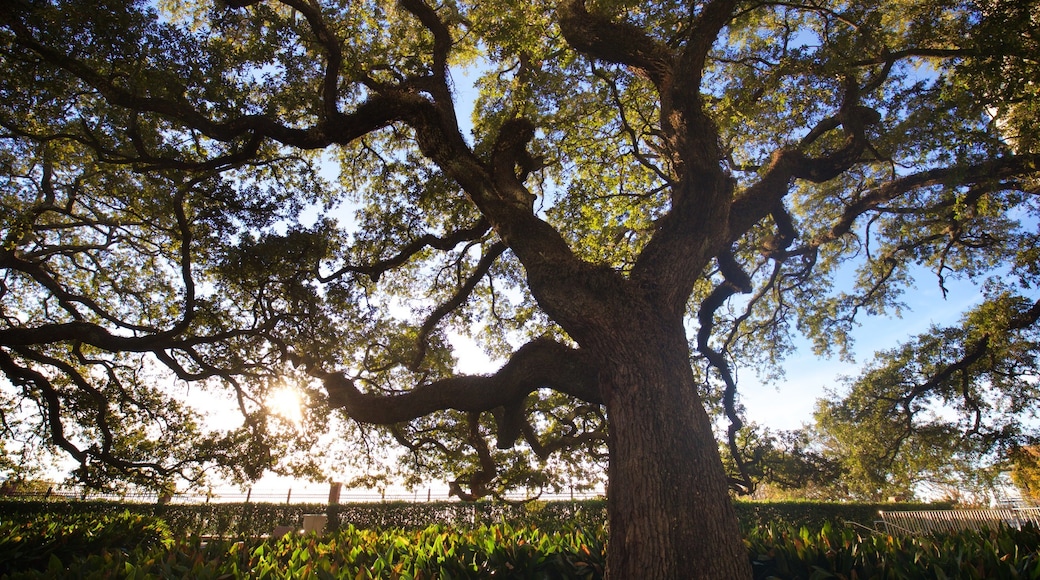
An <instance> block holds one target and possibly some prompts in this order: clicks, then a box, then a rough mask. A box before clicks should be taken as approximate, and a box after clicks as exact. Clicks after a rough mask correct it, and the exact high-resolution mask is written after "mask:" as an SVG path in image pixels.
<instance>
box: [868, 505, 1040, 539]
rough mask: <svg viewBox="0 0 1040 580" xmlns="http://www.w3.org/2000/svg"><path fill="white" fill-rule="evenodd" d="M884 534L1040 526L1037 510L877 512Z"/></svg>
mask: <svg viewBox="0 0 1040 580" xmlns="http://www.w3.org/2000/svg"><path fill="white" fill-rule="evenodd" d="M878 513H879V514H880V516H881V520H880V522H878V523H880V524H882V525H883V526H884V530H885V533H888V534H894V535H921V534H931V533H935V532H959V531H962V530H975V531H983V530H995V529H997V528H999V527H1001V526H1007V527H1012V528H1019V529H1020V528H1021V527H1022V526H1023V525H1025V524H1032V525H1034V526H1038V527H1040V508H997V509H963V510H928V511H884V510H882V511H880V512H878Z"/></svg>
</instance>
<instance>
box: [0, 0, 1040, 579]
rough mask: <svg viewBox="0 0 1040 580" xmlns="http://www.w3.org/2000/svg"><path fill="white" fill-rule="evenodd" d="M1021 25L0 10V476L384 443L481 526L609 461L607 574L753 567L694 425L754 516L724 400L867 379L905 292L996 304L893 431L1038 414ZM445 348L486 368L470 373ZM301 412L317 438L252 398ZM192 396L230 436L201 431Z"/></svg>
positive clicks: (530, 14) (907, 0) (969, 9)
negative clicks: (721, 446) (787, 379)
mask: <svg viewBox="0 0 1040 580" xmlns="http://www.w3.org/2000/svg"><path fill="white" fill-rule="evenodd" d="M1038 19H1040V15H1038V10H1037V6H1036V3H1035V2H1032V1H1030V2H1021V1H1011V0H986V1H979V2H942V1H935V0H898V1H895V2H877V1H868V2H815V1H813V2H804V3H800V2H794V3H792V2H768V1H767V2H760V1H757V0H756V1H752V2H746V1H742V0H710V1H704V2H689V3H686V2H672V1H665V2H655V3H651V4H650V5H647V3H645V2H629V1H626V0H597V1H595V2H593V1H591V0H590V1H582V0H565V1H561V2H554V3H549V2H523V3H517V2H511V1H509V2H506V1H497V0H495V1H490V2H468V1H463V0H453V1H446V2H440V3H429V2H426V1H425V0H401V1H399V2H397V3H384V2H378V1H370V2H355V3H347V2H339V1H336V0H280V1H275V0H271V1H261V0H224V1H219V2H212V3H211V2H205V1H202V0H197V1H196V0H163V1H160V2H158V3H154V2H143V1H141V2H118V1H114V0H113V1H100V2H79V1H73V0H13V1H11V2H5V3H4V4H3V5H2V6H0V67H2V70H3V74H2V75H0V127H2V130H0V140H2V142H3V147H2V148H0V168H2V170H0V174H2V177H0V207H2V212H0V222H2V238H3V242H2V243H3V246H2V249H0V268H2V269H3V273H2V277H0V284H2V285H0V315H2V322H0V369H2V371H3V374H4V376H5V377H6V378H7V385H5V387H4V389H3V400H2V401H0V404H2V418H3V422H2V425H0V427H2V429H3V431H4V442H5V445H4V447H3V450H4V453H5V454H7V455H8V456H11V455H12V454H15V455H17V454H22V455H25V456H30V455H32V454H33V453H35V452H36V450H38V449H41V448H43V449H46V448H53V449H60V450H61V451H63V452H64V453H66V454H68V455H69V456H71V457H72V458H73V459H74V460H75V462H76V464H77V465H78V467H77V469H76V472H75V475H76V476H77V477H78V478H80V479H81V480H83V481H86V482H88V483H91V484H93V485H105V484H106V483H107V482H111V481H127V480H130V481H139V482H149V481H150V482H161V483H166V482H168V480H169V479H170V478H171V477H174V476H178V475H179V476H183V477H186V478H187V479H189V480H197V479H198V478H200V477H201V476H202V475H203V474H204V473H205V472H206V471H207V470H208V469H211V468H213V467H214V466H218V467H222V468H224V469H226V470H228V471H230V472H232V473H234V474H236V475H237V476H238V477H241V478H255V477H256V476H258V475H259V474H261V473H262V472H264V471H265V470H270V469H276V470H278V469H281V470H289V471H298V472H299V471H306V470H307V469H311V470H312V471H314V472H317V471H320V470H321V469H323V468H325V469H327V468H328V465H329V464H333V465H335V464H338V463H339V462H345V461H351V460H358V461H360V462H361V463H364V461H365V459H364V458H365V457H377V458H378V457H379V456H380V454H381V453H382V451H379V452H377V453H375V454H368V455H366V453H365V451H366V450H369V451H371V450H374V449H383V445H384V444H385V443H390V442H396V443H400V444H401V445H403V448H404V449H405V450H406V453H405V454H404V455H403V461H404V463H403V464H402V469H403V471H404V472H405V473H407V474H409V475H411V476H412V477H418V478H422V477H444V476H450V477H451V478H453V479H452V481H453V482H454V483H453V485H454V487H453V489H455V490H456V492H457V493H458V494H459V495H460V496H462V497H475V496H482V495H488V494H493V493H497V492H500V491H501V490H504V489H507V488H509V487H516V486H519V487H526V488H529V489H538V488H540V487H541V486H544V485H552V484H553V482H556V483H558V482H560V481H564V480H566V479H567V478H568V477H575V476H580V474H581V473H582V472H583V471H584V469H585V467H586V466H587V465H589V464H594V463H599V464H601V465H603V464H605V465H606V469H607V475H608V477H609V478H610V490H611V498H610V499H611V508H610V509H611V531H612V534H616V537H618V538H629V537H636V536H641V537H644V538H646V540H645V541H644V542H643V543H642V544H638V543H628V542H625V541H622V540H618V541H617V542H614V543H612V556H611V560H610V566H611V569H612V570H614V571H615V572H614V573H616V574H618V575H619V577H624V576H625V570H629V571H634V570H641V571H642V573H645V574H647V575H649V576H654V577H660V578H665V577H683V576H682V571H683V562H685V565H686V568H685V569H686V570H687V571H688V570H690V569H694V568H696V566H693V564H691V563H690V562H700V563H701V564H705V566H704V567H703V571H701V572H699V573H701V574H703V575H704V577H712V575H713V574H714V575H715V576H716V577H721V576H728V577H734V576H739V575H741V574H744V573H745V572H746V562H743V563H740V562H739V560H740V559H741V558H742V556H740V554H741V553H742V552H741V548H740V546H739V541H738V540H737V539H736V528H735V524H733V525H731V524H730V523H726V522H728V521H729V520H732V517H731V515H732V513H731V510H730V511H727V510H729V508H727V507H725V505H724V504H728V501H727V500H726V488H727V479H726V477H725V474H724V473H723V471H722V467H721V465H722V463H721V462H720V460H719V455H718V453H717V449H716V446H715V435H716V432H715V431H716V426H715V425H714V424H713V423H712V421H711V420H710V418H709V415H708V412H712V411H714V412H715V413H717V414H719V415H723V416H725V417H727V418H728V427H721V429H725V430H728V432H729V433H728V436H727V434H725V433H722V434H721V435H722V436H723V439H726V440H728V441H729V443H728V446H729V449H730V451H731V454H732V458H733V463H732V465H733V467H734V470H733V473H730V474H729V475H730V479H729V484H732V485H733V486H735V487H737V488H743V489H745V490H746V489H747V488H748V487H749V486H750V485H751V483H752V482H751V480H750V479H749V475H748V473H749V466H748V465H747V462H746V461H745V460H744V459H743V458H742V456H741V455H740V453H739V440H740V439H739V432H740V429H741V426H742V425H741V420H740V405H739V398H738V397H737V390H736V389H737V385H736V380H735V376H736V375H735V373H734V370H735V369H738V368H745V369H750V368H758V369H765V370H768V369H777V368H779V367H778V366H777V365H779V364H780V361H781V360H782V358H783V355H784V354H785V353H786V352H787V351H788V350H789V348H790V345H791V339H792V336H794V335H795V334H796V333H803V334H805V335H806V336H808V337H809V338H811V339H812V340H813V341H815V344H816V345H817V348H818V349H819V350H820V351H821V352H825V351H832V352H839V353H844V352H848V350H849V348H850V345H849V343H848V338H847V337H848V335H849V331H850V329H852V328H853V327H854V325H855V324H856V320H857V317H858V316H862V315H863V314H865V313H897V312H898V311H899V307H900V295H901V293H902V292H906V291H911V290H912V287H913V285H914V283H915V279H914V273H915V272H918V271H920V270H922V269H923V270H925V271H931V272H932V273H933V274H934V276H935V277H936V278H935V279H936V283H938V284H940V285H942V286H943V287H945V286H944V284H945V282H946V281H947V280H949V279H951V278H955V277H969V278H972V279H976V280H988V294H987V295H988V297H989V298H988V299H987V303H986V305H984V307H983V308H982V309H981V310H979V311H978V315H977V317H976V318H975V319H969V320H968V322H967V323H966V326H965V328H964V329H963V330H961V331H959V332H958V331H951V333H952V334H950V335H949V336H945V335H943V333H936V335H934V336H931V337H925V338H921V339H919V340H918V341H916V342H914V343H912V344H908V345H907V346H906V347H904V348H903V349H901V350H899V351H893V352H892V353H890V354H889V355H886V357H887V358H888V359H889V361H890V362H891V363H892V364H882V365H879V366H878V367H877V368H876V369H873V370H870V371H868V372H867V373H866V374H865V375H864V377H863V379H862V381H861V383H862V384H863V385H865V386H866V387H870V389H872V392H873V393H875V394H878V395H880V396H881V397H882V398H884V397H888V398H889V399H892V398H895V399H897V400H896V401H895V402H893V404H892V405H890V406H891V410H894V411H895V412H897V413H899V412H904V413H906V412H914V410H915V409H918V408H919V407H920V406H921V405H923V404H924V403H923V401H924V400H925V397H926V396H934V397H938V398H941V399H943V400H945V401H953V400H954V398H956V399H957V400H958V401H960V402H959V403H957V404H959V405H961V407H962V408H963V410H964V411H965V412H966V413H968V415H969V416H974V417H977V418H979V419H980V420H986V421H988V420H989V419H990V418H992V417H994V416H997V415H993V414H989V413H988V412H986V413H984V412H983V410H984V409H988V407H984V406H983V404H982V402H981V400H982V399H981V395H979V394H976V393H977V392H978V391H977V390H975V389H989V390H991V391H1001V390H1003V389H1012V388H1013V389H1018V390H1017V391H1015V392H1021V393H1022V395H1023V397H1025V398H1023V401H1024V403H1023V404H1028V403H1027V402H1026V398H1028V393H1029V390H1030V389H1031V387H1029V388H1025V387H1023V383H1028V382H1029V381H1028V380H1017V379H1016V378H1015V377H1012V376H1005V375H1006V374H1007V373H1016V372H1019V371H1021V370H1022V369H1031V368H1032V367H1031V366H1030V365H1032V364H1033V363H1034V362H1035V360H1033V358H1031V357H1032V356H1033V354H1032V350H1031V347H1030V348H1026V349H1025V350H1017V347H1016V346H1015V345H1013V344H1004V343H1002V342H1001V341H1002V340H1003V338H1001V335H1000V334H999V333H1000V332H1002V330H1001V329H1003V331H1007V330H1008V329H1010V328H1012V327H1014V326H1015V325H1016V324H1017V321H1019V320H1022V321H1023V324H1022V325H1021V326H1020V327H1016V328H1018V329H1030V328H1032V325H1033V324H1035V322H1036V316H1035V312H1036V311H1037V309H1038V306H1037V304H1038V303H1037V302H1036V301H1035V287H1036V282H1037V275H1038V274H1040V270H1038V266H1037V264H1038V261H1037V260H1036V257H1037V256H1036V253H1037V251H1038V250H1037V247H1038V244H1037V237H1038V235H1040V232H1038V231H1037V215H1036V212H1037V209H1038V208H1037V193H1038V181H1037V177H1038V161H1040V149H1038V143H1040V141H1038V129H1037V124H1036V121H1035V120H1036V112H1037V110H1038V107H1040V104H1038V100H1037V90H1038V89H1037V83H1036V80H1037V79H1038V78H1040V75H1038V68H1037V62H1036V54H1037V53H1038V50H1037V44H1038V43H1037V36H1036V35H1037V33H1036V30H1037V29H1038V27H1040V21H1038ZM469 78H475V83H474V92H475V95H476V96H475V100H474V101H473V110H472V118H471V121H469V122H467V121H466V120H465V117H466V115H467V114H468V113H469V111H466V110H465V107H464V106H463V105H465V104H466V103H465V100H468V96H469V95H470V91H469V90H468V88H467V86H466V85H467V84H468V82H469V81H468V80H467V79H469ZM848 279H851V280H852V283H851V284H843V283H842V282H843V281H844V280H848ZM987 309H989V310H987ZM996 311H999V312H1002V313H1003V316H1004V318H1003V319H1002V320H1004V326H1003V327H1001V326H1000V323H998V322H994V323H993V324H992V325H990V324H989V323H990V322H993V321H992V320H991V319H989V318H987V317H988V316H989V314H987V312H996ZM979 320H982V321H983V322H985V323H986V324H987V326H985V327H984V326H979V324H981V323H980V322H978V321H979ZM990 326H992V328H993V332H996V333H997V334H992V333H989V332H990V331H989V330H987V328H989V327H990ZM459 337H467V338H469V339H472V340H475V341H476V342H477V343H478V344H479V345H480V347H482V348H484V349H485V350H486V351H487V352H488V353H490V354H491V355H493V356H494V357H496V358H498V359H500V360H503V361H505V362H503V364H502V366H501V368H500V369H498V370H497V371H495V372H493V373H490V374H488V375H465V374H460V373H458V372H456V364H457V357H456V354H455V352H454V344H456V343H458V341H459ZM958 341H959V342H958ZM1005 342H1006V341H1005ZM955 343H956V344H959V345H960V346H952V347H949V350H944V349H947V346H946V345H950V344H955ZM998 343H1000V344H998ZM980 348H981V354H978V356H979V357H982V358H986V357H988V359H989V360H990V361H991V362H990V363H988V364H987V365H986V366H985V368H982V367H976V366H972V365H975V364H976V363H979V361H980V360H981V358H974V359H973V358H972V357H973V356H975V354H976V353H979V352H980ZM1019 354H1021V355H1022V357H1023V358H1021V359H1016V358H1014V357H1016V356H1018V355H1019ZM1001 356H1005V357H1009V358H1005V359H1004V361H1003V362H1000V361H996V360H995V359H996V358H997V357H1001ZM958 357H960V358H958ZM925 358H928V359H929V360H923V359H925ZM915 361H916V362H915ZM911 364H914V365H916V366H913V367H910V368H903V367H901V366H900V365H911ZM979 364H981V363H979ZM968 367H971V368H972V369H976V368H978V369H979V370H978V371H974V370H973V371H972V372H973V373H974V374H972V375H971V376H968V375H965V374H964V373H960V374H958V372H957V371H959V370H961V369H967V368H968ZM1028 372H1032V371H1031V370H1029V371H1028ZM893 375H898V377H897V378H895V379H893V378H892V376H893ZM958 377H968V378H965V379H963V380H966V381H967V384H968V385H969V386H970V388H968V387H965V388H964V389H962V390H958V388H959V387H958V386H957V385H958V384H961V383H956V380H958ZM893 381H894V382H893ZM1016 381H1017V382H1016ZM896 383H898V385H901V386H902V387H903V390H902V391H900V392H898V393H895V394H894V395H893V394H892V389H894V388H896V386H897V385H896ZM285 385H296V386H297V387H298V388H299V389H301V390H302V392H303V393H304V398H305V400H306V403H307V404H306V413H305V417H304V419H303V423H302V426H294V425H292V424H289V423H287V422H286V421H284V420H280V419H278V418H277V416H276V415H274V414H273V413H271V412H269V409H268V408H267V406H265V401H270V400H271V397H272V393H273V392H275V391H277V390H278V389H281V388H283V387H284V386H285ZM866 387H865V388H866ZM907 388H909V390H906V389H907ZM203 393H205V394H206V396H211V395H210V394H211V393H212V396H215V397H219V396H221V394H223V396H225V397H227V401H228V404H229V405H230V406H232V407H234V408H237V409H238V411H239V415H240V416H241V418H242V420H241V421H237V420H236V421H229V420H227V418H226V417H224V419H222V420H221V421H219V422H218V423H216V424H214V423H213V422H212V421H206V419H205V417H204V416H203V415H202V413H201V412H200V411H199V409H198V406H199V405H198V403H199V401H200V400H201V395H202V394H203ZM1006 395H1007V396H1009V397H1010V396H1013V393H1011V392H1007V393H1006ZM885 400H888V399H885ZM859 409H860V408H859V407H856V404H854V403H851V402H850V403H848V404H847V405H846V411H845V412H846V413H851V415H849V416H855V417H858V418H860V419H863V418H866V417H868V416H870V417H873V415H869V414H870V413H872V412H873V411H871V410H870V409H875V410H876V409H877V406H876V405H875V406H874V407H870V406H869V405H866V406H863V407H862V410H859ZM835 413H837V411H835ZM856 413H859V415H856ZM834 416H835V417H837V416H838V415H834ZM871 420H873V419H871ZM878 420H879V421H881V420H896V419H880V418H879V419H878ZM371 425H377V426H378V427H371ZM971 425H972V424H971V422H970V420H969V422H968V424H967V426H968V427H969V429H970V428H971ZM963 426H964V425H958V427H963ZM979 426H980V429H977V431H978V432H979V433H980V435H981V434H985V433H984V432H986V431H988V430H997V429H999V425H995V426H990V425H989V424H986V425H985V429H982V428H981V427H983V425H982V423H979ZM991 427H992V429H991ZM332 442H336V443H337V444H338V445H339V447H338V449H339V454H336V453H332V454H331V455H330V456H329V457H328V458H327V459H328V462H329V463H328V464H325V465H324V466H322V465H320V464H314V465H310V464H308V461H307V460H304V459H301V458H302V457H304V455H302V454H301V451H302V450H312V451H317V450H328V449H333V448H335V446H334V445H331V443H332ZM637 490H638V492H637ZM716 506H722V507H716ZM691 512H696V513H698V514H701V515H699V516H698V518H700V519H699V520H698V523H697V525H696V526H692V527H694V528H697V530H696V532H697V533H694V532H692V531H684V532H676V531H675V530H676V529H677V525H678V524H677V521H678V520H677V519H676V518H679V517H681V516H682V514H689V513H691ZM703 526H707V527H703ZM685 527H691V526H688V525H687V526H685ZM716 530H718V533H717V534H715V533H714V532H715V531H716ZM709 532H711V533H709ZM698 534H699V535H700V536H710V537H712V538H713V539H706V540H702V539H699V538H698ZM658 539H659V540H660V541H657V540H658ZM698 542H700V544H699V543H698ZM711 542H715V544H713V545H709V544H711ZM693 544H697V545H698V546H701V547H700V548H697V549H687V548H689V547H690V546H691V545H693ZM702 544H703V545H702ZM651 546H653V548H651ZM720 546H721V548H720ZM653 550H660V554H656V553H654V552H653ZM713 550H714V552H712V551H713ZM709 553H713V554H714V555H715V556H716V557H714V558H708V554H709ZM633 554H635V555H633ZM698 558H700V560H698ZM685 559H689V560H685ZM641 566H642V567H641ZM698 569H699V568H698Z"/></svg>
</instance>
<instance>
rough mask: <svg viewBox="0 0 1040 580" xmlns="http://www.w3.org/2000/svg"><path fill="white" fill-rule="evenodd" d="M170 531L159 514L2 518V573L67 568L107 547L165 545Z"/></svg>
mask: <svg viewBox="0 0 1040 580" xmlns="http://www.w3.org/2000/svg"><path fill="white" fill-rule="evenodd" d="M171 542H172V536H171V534H170V531H169V528H168V527H167V526H166V524H165V523H164V522H163V521H162V520H159V519H157V518H154V517H148V516H143V515H139V514H132V513H130V512H129V511H126V510H124V511H122V512H119V513H115V514H50V513H45V514H40V515H38V516H36V517H33V518H30V519H27V520H25V521H17V522H16V521H13V520H11V519H7V518H5V519H3V520H0V574H4V573H12V572H17V571H20V570H27V569H40V568H45V567H46V568H50V567H53V566H60V567H64V566H66V565H68V564H69V563H71V562H72V561H73V560H75V559H76V558H81V557H84V556H85V555H88V554H97V553H102V552H106V551H123V552H128V551H134V550H145V551H148V550H153V549H160V548H165V547H167V546H168V545H169V544H170V543H171Z"/></svg>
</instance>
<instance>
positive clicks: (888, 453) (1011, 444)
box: [816, 294, 1040, 499]
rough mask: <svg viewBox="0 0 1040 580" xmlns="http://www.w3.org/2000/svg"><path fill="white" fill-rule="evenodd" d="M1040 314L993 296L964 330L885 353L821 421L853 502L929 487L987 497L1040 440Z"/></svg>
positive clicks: (824, 405)
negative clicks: (1009, 465)
mask: <svg viewBox="0 0 1040 580" xmlns="http://www.w3.org/2000/svg"><path fill="white" fill-rule="evenodd" d="M1038 317H1040V306H1038V305H1037V304H1035V303H1031V302H1028V301H1025V300H1023V299H1022V298H1020V297H1016V296H1011V295H1008V294H1001V295H997V296H992V297H991V298H990V299H988V300H986V301H985V302H984V303H982V304H981V305H979V306H977V307H976V308H974V309H973V310H972V311H970V312H969V313H968V314H967V315H966V316H965V317H964V320H963V322H962V324H961V326H960V327H953V328H936V327H933V328H931V329H930V330H929V331H928V332H927V333H924V334H922V335H919V336H917V337H915V338H914V339H913V340H911V341H910V342H907V343H906V344H903V345H901V346H899V347H898V348H896V349H893V350H891V351H886V352H882V353H879V354H878V356H877V357H876V359H875V361H874V363H873V364H872V365H871V367H870V368H868V369H867V370H866V371H864V373H863V374H862V375H861V376H860V377H858V378H857V379H855V380H854V381H851V384H850V386H849V389H848V391H847V392H846V393H845V394H843V395H841V396H836V397H835V400H834V401H822V402H821V403H820V405H819V408H818V410H817V413H816V421H817V428H818V429H819V430H820V431H821V433H822V435H823V437H824V439H825V444H826V445H828V446H829V454H831V455H832V456H833V457H835V458H837V459H838V460H839V461H840V462H841V463H842V465H843V466H844V467H845V469H846V470H847V472H848V473H849V477H848V478H847V479H848V482H849V485H850V486H851V488H852V489H851V491H852V493H853V495H854V496H857V497H864V498H870V499H879V498H885V497H889V496H895V495H898V496H904V497H906V496H912V495H913V494H914V493H915V489H916V488H918V487H919V486H920V485H921V484H929V485H932V486H938V487H961V488H965V487H967V488H969V489H980V488H981V489H984V488H986V487H987V486H989V485H991V484H992V480H993V478H994V477H995V476H996V475H997V474H998V472H999V471H1000V470H1001V469H1002V468H1003V466H1004V465H1005V464H1006V462H1007V459H1008V457H1009V454H1010V453H1011V451H1012V450H1014V449H1016V448H1020V447H1021V446H1022V445H1024V444H1026V443H1027V442H1028V441H1029V439H1030V438H1031V437H1033V436H1035V428H1034V427H1033V426H1032V423H1033V422H1034V419H1035V415H1036V410H1037V409H1036V404H1035V401H1036V400H1037V396H1038V395H1040V392H1038V390H1037V389H1038V384H1037V366H1038V358H1037V357H1038V356H1040V342H1038V338H1040V335H1038V334H1037V327H1036V321H1037V318H1038Z"/></svg>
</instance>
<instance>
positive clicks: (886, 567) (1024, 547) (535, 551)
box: [0, 512, 1040, 580]
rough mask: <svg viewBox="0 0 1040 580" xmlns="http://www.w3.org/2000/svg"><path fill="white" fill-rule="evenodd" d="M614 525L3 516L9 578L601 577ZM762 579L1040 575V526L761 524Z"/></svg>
mask: <svg viewBox="0 0 1040 580" xmlns="http://www.w3.org/2000/svg"><path fill="white" fill-rule="evenodd" d="M606 540H607V533H606V530H605V529H604V528H603V527H602V526H600V527H596V528H583V527H575V528H571V529H569V530H560V529H558V530H555V531H545V530H540V529H538V528H535V527H533V526H512V525H509V524H499V525H493V526H480V527H477V528H471V529H459V528H453V527H449V526H443V525H434V526H429V527H427V528H424V529H422V530H411V531H405V530H397V531H394V530H387V531H375V530H362V529H358V528H356V527H354V526H352V525H346V526H344V527H343V528H341V529H340V530H338V531H336V532H333V533H329V534H326V535H324V536H320V537H319V536H316V535H307V536H297V535H288V536H283V537H280V538H266V539H264V538H252V539H248V538H247V539H240V540H237V541H236V540H232V539H218V540H204V539H202V538H200V537H199V536H197V535H196V536H194V537H190V538H187V537H184V538H179V539H172V538H171V536H170V533H169V530H168V529H167V528H166V527H165V525H164V524H163V523H162V522H161V521H160V520H156V519H154V518H147V517H144V516H140V515H134V514H130V513H129V512H122V513H119V514H115V515H111V514H109V515H102V516H97V517H93V518H92V517H88V516H81V515H80V516H40V517H38V518H36V519H33V520H31V521H27V522H24V523H21V524H16V523H13V522H10V521H6V520H5V521H3V522H2V523H0V579H12V580H13V579H37V578H55V577H63V578H67V577H76V578H202V579H205V578H211V579H218V578H219V579H221V580H230V579H234V578H270V579H276V578H301V577H306V578H320V579H328V578H347V579H351V580H355V579H365V578H390V579H422V578H425V579H432V578H439V579H452V578H489V577H497V578H544V579H553V578H560V579H563V578H577V579H594V578H602V576H603V570H604V565H605V549H606V548H605V546H606ZM745 543H746V545H747V548H748V555H749V558H750V561H751V563H752V566H753V569H754V571H755V578H758V579H762V580H766V579H777V580H786V579H792V580H793V579H818V578H819V579H822V578H836V579H845V580H851V579H855V578H864V579H865V578H878V579H900V580H903V579H905V580H916V579H943V578H964V579H983V578H986V579H989V578H994V579H1002V578H1006V579H1012V578H1028V579H1040V530H1038V529H1036V528H1033V527H1028V528H1025V529H1022V530H1016V529H1011V528H1002V529H1001V530H997V531H987V532H974V531H966V532H961V533H956V534H944V535H933V536H925V537H893V536H889V535H885V534H880V533H862V532H861V531H857V529H853V528H850V527H840V526H834V525H831V524H829V523H828V524H825V525H824V526H822V527H821V528H819V529H818V530H815V531H813V530H810V529H809V528H806V527H801V528H796V527H793V526H786V525H771V526H763V527H760V528H756V529H753V530H749V531H748V533H747V534H746V535H745Z"/></svg>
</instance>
